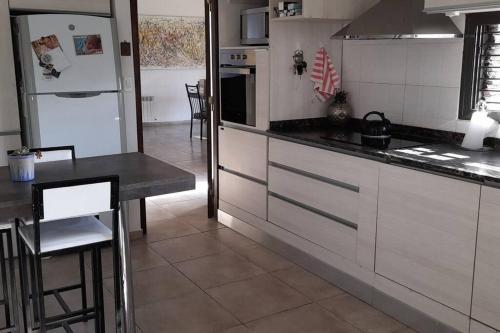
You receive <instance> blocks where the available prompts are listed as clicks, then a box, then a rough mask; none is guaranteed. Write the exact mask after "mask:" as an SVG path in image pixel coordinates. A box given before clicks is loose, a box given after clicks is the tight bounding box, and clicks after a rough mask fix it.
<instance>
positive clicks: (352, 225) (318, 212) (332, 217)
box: [269, 191, 358, 230]
mask: <svg viewBox="0 0 500 333" xmlns="http://www.w3.org/2000/svg"><path fill="white" fill-rule="evenodd" d="M269 196H271V197H274V198H276V199H280V200H282V201H285V202H287V203H289V204H291V205H294V206H297V207H299V208H302V209H305V210H307V211H309V212H311V213H314V214H316V215H319V216H323V217H325V218H327V219H329V220H331V221H333V222H336V223H339V224H342V225H344V226H346V227H348V228H351V229H354V230H358V225H357V224H356V223H353V222H351V221H348V220H345V219H343V218H341V217H338V216H335V215H332V214H329V213H326V212H324V211H322V210H319V209H316V208H314V207H311V206H308V205H305V204H303V203H301V202H298V201H295V200H293V199H290V198H287V197H284V196H282V195H279V194H277V193H274V192H271V191H269Z"/></svg>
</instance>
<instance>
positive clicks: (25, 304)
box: [16, 219, 31, 333]
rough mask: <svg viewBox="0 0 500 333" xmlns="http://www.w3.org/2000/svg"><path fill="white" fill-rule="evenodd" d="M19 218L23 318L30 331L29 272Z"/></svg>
mask: <svg viewBox="0 0 500 333" xmlns="http://www.w3.org/2000/svg"><path fill="white" fill-rule="evenodd" d="M18 229H19V220H17V219H16V237H17V238H16V239H17V253H18V264H19V277H20V280H21V309H22V317H23V318H22V320H23V327H24V332H25V333H27V332H28V323H31V316H30V318H28V315H27V313H28V312H29V311H28V309H29V308H30V305H29V293H28V290H27V285H28V277H27V275H28V272H27V270H26V265H27V262H26V253H25V249H24V245H23V242H22V240H21V238H20V237H19V230H18Z"/></svg>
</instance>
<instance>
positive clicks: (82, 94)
mask: <svg viewBox="0 0 500 333" xmlns="http://www.w3.org/2000/svg"><path fill="white" fill-rule="evenodd" d="M55 95H56V96H57V97H59V98H89V97H97V96H99V95H101V93H100V92H71V93H56V94H55Z"/></svg>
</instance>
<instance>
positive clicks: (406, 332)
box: [394, 327, 417, 333]
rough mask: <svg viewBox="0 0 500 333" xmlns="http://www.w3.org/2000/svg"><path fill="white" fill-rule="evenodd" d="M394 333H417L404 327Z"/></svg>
mask: <svg viewBox="0 0 500 333" xmlns="http://www.w3.org/2000/svg"><path fill="white" fill-rule="evenodd" d="M394 333H417V331H414V330H412V329H411V328H409V327H405V328H402V329H400V330H398V331H396V332H394Z"/></svg>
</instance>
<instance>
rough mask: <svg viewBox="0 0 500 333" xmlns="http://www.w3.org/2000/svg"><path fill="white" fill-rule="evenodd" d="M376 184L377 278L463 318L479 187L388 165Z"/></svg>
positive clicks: (468, 303)
mask: <svg viewBox="0 0 500 333" xmlns="http://www.w3.org/2000/svg"><path fill="white" fill-rule="evenodd" d="M379 184H380V185H379V201H378V220H377V252H376V253H377V258H376V268H375V271H376V273H378V274H380V275H382V276H384V277H386V278H388V279H390V280H393V281H395V282H397V283H399V284H401V285H403V286H406V287H408V288H409V289H412V290H414V291H416V292H418V293H420V294H422V295H424V296H427V297H429V298H431V299H433V300H435V301H438V302H440V303H442V304H444V305H447V306H449V307H451V308H453V309H455V310H457V311H460V312H462V313H464V314H468V313H469V312H470V306H471V298H472V278H473V271H474V255H475V249H476V231H477V217H478V213H479V193H480V186H479V185H475V184H470V183H466V182H463V181H459V180H454V179H450V178H445V177H440V176H435V175H431V174H427V173H423V172H417V171H413V170H409V169H404V168H400V167H395V166H390V165H384V166H382V167H381V171H380V182H379Z"/></svg>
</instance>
